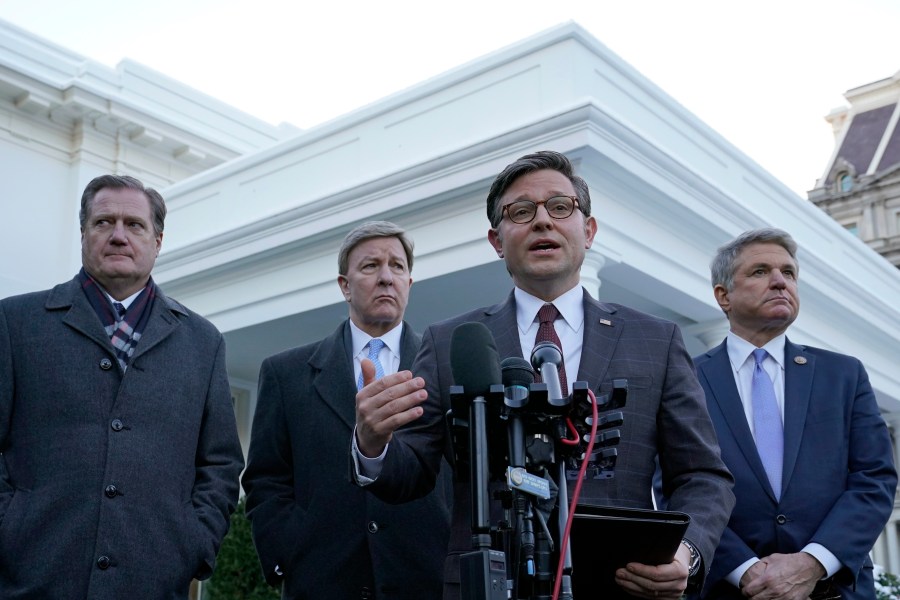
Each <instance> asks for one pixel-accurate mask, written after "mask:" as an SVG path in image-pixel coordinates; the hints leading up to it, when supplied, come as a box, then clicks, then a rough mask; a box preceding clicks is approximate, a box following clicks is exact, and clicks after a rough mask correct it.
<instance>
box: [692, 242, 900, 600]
mask: <svg viewBox="0 0 900 600" xmlns="http://www.w3.org/2000/svg"><path fill="white" fill-rule="evenodd" d="M796 254H797V244H796V243H795V242H794V240H793V239H792V238H791V236H790V235H788V234H787V233H785V232H784V231H781V230H779V229H759V230H753V231H748V232H746V233H744V234H742V235H740V236H739V237H737V238H736V239H734V240H733V241H731V242H729V243H728V244H726V245H725V246H723V247H721V248H719V250H718V253H717V254H716V257H715V259H714V260H713V262H712V264H711V267H710V269H711V271H712V283H713V292H714V293H715V296H716V300H717V301H718V303H719V306H721V307H722V310H723V311H724V312H725V314H726V315H727V317H728V321H729V326H730V331H729V333H728V336H727V337H726V339H725V341H724V342H723V343H722V344H721V345H719V346H718V347H716V348H714V349H712V350H710V351H709V352H707V353H706V354H704V355H702V356H699V357H697V358H696V359H695V362H696V365H697V371H698V376H699V378H700V383H701V384H702V385H703V389H704V390H705V392H706V399H707V404H708V406H709V412H710V416H711V417H712V420H713V424H714V425H715V427H716V432H717V434H718V438H719V444H720V446H721V448H722V458H723V459H724V460H725V463H726V464H727V465H728V468H729V469H730V470H731V472H732V473H733V474H734V477H735V488H734V492H735V496H736V497H737V504H736V506H735V508H734V512H733V513H732V515H731V520H730V521H729V523H728V528H727V529H726V530H725V532H724V533H723V535H722V541H721V543H720V544H719V547H718V549H717V550H716V554H715V558H714V559H713V564H712V570H711V571H710V573H709V577H708V578H707V585H706V588H705V590H704V593H703V595H704V596H705V597H706V598H717V599H718V598H741V597H742V596H744V597H747V598H765V599H770V598H771V599H776V600H777V599H784V600H796V599H800V598H807V597H809V596H810V595H811V594H815V595H814V597H829V596H830V597H841V598H844V599H845V600H846V599H851V598H859V599H863V598H869V599H871V598H874V597H875V591H874V584H873V576H872V562H871V560H870V559H869V556H868V553H869V551H870V550H871V549H872V546H873V545H874V544H875V541H876V539H877V538H878V535H879V533H880V532H881V530H882V529H883V528H884V525H885V523H886V522H887V520H888V517H889V516H890V514H891V510H892V508H893V506H894V491H895V489H896V485H897V475H896V472H895V470H894V462H893V452H892V450H891V441H890V437H889V435H888V430H887V427H886V426H885V423H884V420H883V419H882V418H881V415H880V413H879V411H878V405H877V404H876V402H875V395H874V394H873V392H872V387H871V386H870V385H869V380H868V376H867V375H866V371H865V369H864V368H863V366H862V364H861V363H860V362H859V361H858V360H857V359H855V358H853V357H850V356H845V355H843V354H837V353H835V352H829V351H827V350H821V349H819V348H811V347H808V346H800V345H797V344H794V343H791V341H790V340H788V339H787V337H786V335H785V331H786V330H787V328H788V327H789V326H790V325H791V323H793V322H794V319H796V318H797V313H798V311H799V309H800V298H799V295H798V289H797V276H798V274H799V266H798V263H797V256H796ZM754 353H756V354H757V355H759V356H760V359H759V363H760V367H759V369H760V371H757V367H756V363H757V359H756V358H755V355H754ZM755 372H756V373H757V374H754V373H755ZM759 378H763V379H761V380H760V379H759ZM754 379H756V381H755V380H754ZM760 381H764V382H765V383H760ZM764 386H768V388H769V389H771V390H772V391H774V395H771V394H768V393H763V392H757V389H760V390H761V389H763V387H764ZM769 396H772V399H773V400H774V406H775V408H774V411H772V412H773V418H772V421H773V425H774V427H775V429H774V435H769V434H767V433H766V432H768V431H770V429H769V427H770V426H769V425H768V424H766V423H764V422H763V421H762V420H761V419H762V418H763V417H762V415H764V414H765V413H767V411H768V409H767V408H766V407H765V405H764V403H765V402H766V397H769ZM767 435H769V437H767V438H766V436H767ZM763 438H766V439H765V441H763ZM773 449H775V450H776V452H775V453H774V454H773ZM837 594H840V596H837Z"/></svg>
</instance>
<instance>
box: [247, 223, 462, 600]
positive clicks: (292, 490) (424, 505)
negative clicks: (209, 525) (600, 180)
mask: <svg viewBox="0 0 900 600" xmlns="http://www.w3.org/2000/svg"><path fill="white" fill-rule="evenodd" d="M412 265H413V243H412V240H411V239H409V237H408V236H407V235H406V233H405V232H404V230H403V229H402V228H400V227H398V226H397V225H395V224H393V223H389V222H387V221H372V222H368V223H363V224H362V225H360V226H358V227H356V228H354V229H353V230H352V231H351V232H350V233H348V234H347V236H346V237H345V238H344V242H343V244H342V245H341V249H340V251H339V253H338V273H339V275H338V277H337V283H338V285H339V286H340V288H341V292H342V293H343V295H344V299H345V300H346V301H347V306H348V308H349V313H350V316H349V318H348V319H347V320H345V321H343V322H342V323H341V324H340V325H339V326H338V327H337V329H336V330H335V331H334V333H332V334H331V335H330V336H328V337H326V338H325V339H323V340H320V341H318V342H315V343H313V344H309V345H307V346H303V347H300V348H294V349H291V350H287V351H285V352H282V353H281V354H277V355H275V356H272V357H270V358H267V359H266V360H265V362H263V365H262V369H261V372H260V378H259V403H258V406H257V408H256V414H255V416H254V418H253V431H252V435H251V438H250V451H249V455H248V464H247V470H246V471H245V473H244V478H243V483H244V489H245V490H246V491H247V516H248V517H249V518H250V522H251V525H252V529H253V541H254V543H255V545H256V550H257V553H258V554H259V560H260V563H261V564H262V569H263V574H264V575H265V578H266V580H267V581H268V582H269V583H270V584H271V585H273V586H275V587H282V598H285V599H286V600H287V599H290V600H320V599H323V598H336V599H340V600H344V599H347V600H349V599H351V598H354V599H361V600H370V599H375V598H377V599H378V600H434V599H436V598H440V595H441V586H442V581H443V562H444V556H445V555H446V553H447V538H448V536H449V525H450V508H449V506H448V504H449V499H450V484H449V481H447V482H446V483H441V482H439V484H438V486H436V489H435V491H434V492H432V493H431V494H429V495H428V496H426V497H425V498H422V499H419V500H416V501H415V502H411V503H408V504H405V505H403V506H392V505H389V504H386V503H384V502H382V501H380V500H378V499H377V498H376V497H375V496H372V495H371V494H367V493H366V492H365V491H363V490H361V489H360V488H358V487H355V486H353V485H351V484H350V482H349V481H348V480H347V445H348V444H349V442H350V436H351V435H352V431H353V424H354V403H353V395H354V394H355V393H356V390H357V382H359V381H361V379H360V361H361V360H362V359H364V358H366V359H367V360H368V358H367V357H372V360H373V361H374V362H377V363H378V365H379V368H380V370H381V373H382V374H385V373H386V374H390V373H394V372H396V371H397V370H398V369H408V368H409V367H410V366H411V365H412V361H413V358H415V355H416V351H417V350H418V349H419V344H420V343H421V339H422V338H421V336H420V335H418V334H417V333H416V332H414V331H413V330H412V328H411V327H409V325H407V324H406V323H405V322H404V321H403V313H404V311H405V310H406V305H407V301H408V300H409V288H410V286H411V285H412V278H411V276H410V272H411V271H412ZM373 346H374V348H373ZM447 471H449V469H447ZM448 475H449V473H448V474H447V475H445V477H446V476H448Z"/></svg>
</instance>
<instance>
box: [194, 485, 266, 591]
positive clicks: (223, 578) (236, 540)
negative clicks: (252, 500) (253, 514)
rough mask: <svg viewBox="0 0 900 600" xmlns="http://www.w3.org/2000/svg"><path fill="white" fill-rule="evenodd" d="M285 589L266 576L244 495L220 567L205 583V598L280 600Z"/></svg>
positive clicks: (225, 541) (218, 563) (233, 519)
mask: <svg viewBox="0 0 900 600" xmlns="http://www.w3.org/2000/svg"><path fill="white" fill-rule="evenodd" d="M280 597H281V592H280V591H279V590H276V589H275V588H273V587H270V586H269V585H268V584H267V583H266V580H265V579H263V576H262V570H261V569H260V567H259V559H258V558H257V556H256V549H255V548H254V547H253V540H252V538H251V537H250V521H249V520H247V514H246V512H245V511H244V498H241V501H240V502H239V503H238V505H237V509H236V510H235V511H234V514H233V515H231V528H230V529H229V530H228V535H226V536H225V539H224V540H222V547H221V548H220V549H219V556H218V557H217V558H216V570H215V572H214V573H213V576H212V578H210V580H209V581H207V582H205V583H204V584H203V599H204V600H277V599H278V598H280Z"/></svg>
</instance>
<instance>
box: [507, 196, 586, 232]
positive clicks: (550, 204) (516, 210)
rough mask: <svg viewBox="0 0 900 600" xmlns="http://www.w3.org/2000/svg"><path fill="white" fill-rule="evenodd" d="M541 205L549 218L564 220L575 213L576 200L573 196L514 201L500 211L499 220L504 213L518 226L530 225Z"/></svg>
mask: <svg viewBox="0 0 900 600" xmlns="http://www.w3.org/2000/svg"><path fill="white" fill-rule="evenodd" d="M541 204H543V205H544V208H545V209H547V214H548V215H550V217H551V218H553V219H566V218H568V217H571V216H572V213H573V212H575V207H576V206H577V205H578V198H576V197H575V196H553V197H552V198H548V199H546V200H544V201H542V202H532V201H531V200H516V201H515V202H510V203H509V204H507V205H506V206H504V207H503V209H502V210H501V211H500V218H501V219H502V218H503V213H506V216H507V217H509V220H510V221H512V222H513V223H518V224H520V225H524V224H525V223H531V222H532V221H534V217H535V216H537V209H538V206H540V205H541Z"/></svg>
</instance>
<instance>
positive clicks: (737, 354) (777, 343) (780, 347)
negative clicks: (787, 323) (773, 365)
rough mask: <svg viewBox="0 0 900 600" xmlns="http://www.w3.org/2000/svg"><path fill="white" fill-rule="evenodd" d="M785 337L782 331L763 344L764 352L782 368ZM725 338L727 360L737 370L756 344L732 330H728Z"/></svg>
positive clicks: (754, 348)
mask: <svg viewBox="0 0 900 600" xmlns="http://www.w3.org/2000/svg"><path fill="white" fill-rule="evenodd" d="M786 337H787V336H786V334H784V333H782V334H781V335H778V336H775V337H774V338H772V339H771V340H769V342H768V343H767V344H766V345H765V346H763V348H764V349H765V350H766V352H768V353H769V356H771V357H772V358H774V359H775V362H777V363H778V366H779V367H781V368H782V369H784V345H785V339H786ZM725 339H726V340H727V343H726V345H725V347H726V349H727V350H728V360H730V361H731V367H732V368H733V369H734V370H735V371H737V370H739V369H740V368H741V367H742V366H743V365H744V363H745V362H747V360H748V359H749V358H750V355H751V354H753V351H754V350H756V346H754V345H753V344H751V343H750V342H748V341H747V340H745V339H744V338H742V337H740V336H739V335H737V334H736V333H734V332H733V331H729V332H728V336H727V337H726V338H725Z"/></svg>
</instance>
